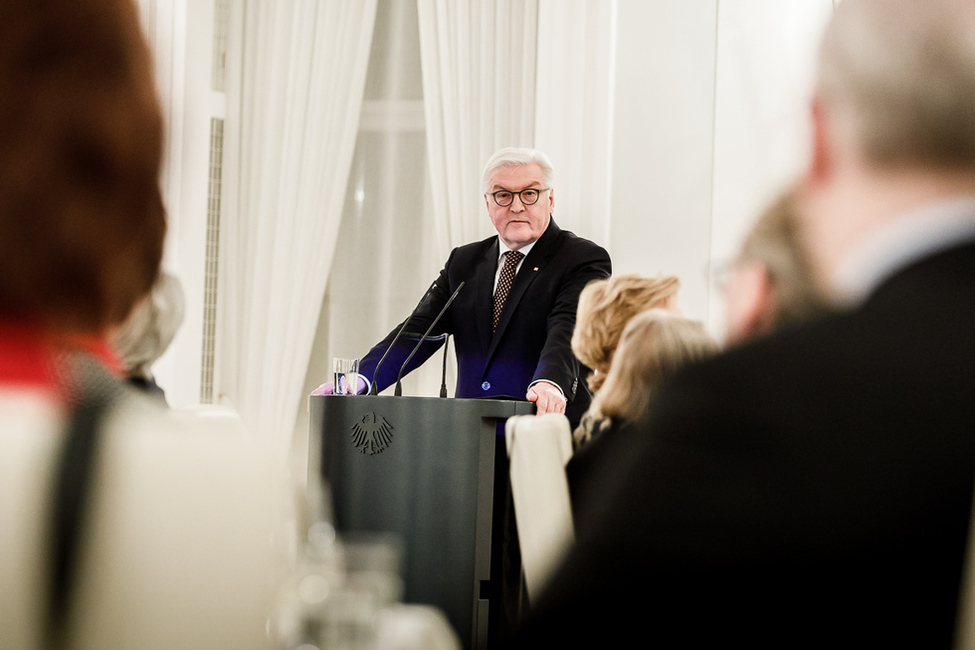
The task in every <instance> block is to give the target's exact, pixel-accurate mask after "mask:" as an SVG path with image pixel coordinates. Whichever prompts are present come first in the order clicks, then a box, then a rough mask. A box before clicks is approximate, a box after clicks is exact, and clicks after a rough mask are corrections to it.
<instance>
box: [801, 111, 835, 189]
mask: <svg viewBox="0 0 975 650" xmlns="http://www.w3.org/2000/svg"><path fill="white" fill-rule="evenodd" d="M810 117H811V126H812V151H811V155H810V159H809V169H808V170H807V172H806V182H807V183H809V184H811V185H812V186H817V185H821V184H823V183H824V182H826V181H827V180H829V178H830V177H831V176H832V174H833V171H834V169H835V166H836V152H835V151H834V149H833V145H832V139H831V135H832V134H831V132H830V129H831V128H832V126H833V125H832V124H831V123H830V119H829V112H828V111H827V109H826V106H825V105H824V104H823V101H822V99H820V98H819V97H815V98H813V101H812V105H811V106H810Z"/></svg>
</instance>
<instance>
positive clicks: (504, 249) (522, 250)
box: [498, 235, 538, 260]
mask: <svg viewBox="0 0 975 650" xmlns="http://www.w3.org/2000/svg"><path fill="white" fill-rule="evenodd" d="M537 243H538V240H537V239H536V240H535V241H533V242H532V243H530V244H525V245H524V246H522V247H521V248H519V249H518V252H519V253H521V254H522V255H524V256H525V257H528V253H530V252H531V249H532V248H534V246H535V244H537ZM510 250H511V249H510V248H508V247H507V246H506V245H505V243H504V242H503V241H501V235H498V260H500V259H501V258H502V257H503V256H504V254H505V253H507V252H508V251H510Z"/></svg>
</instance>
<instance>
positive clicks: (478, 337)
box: [360, 219, 611, 410]
mask: <svg viewBox="0 0 975 650" xmlns="http://www.w3.org/2000/svg"><path fill="white" fill-rule="evenodd" d="M498 255H499V249H498V238H497V236H494V237H490V238H488V239H485V240H484V241H480V242H476V243H473V244H468V245H466V246H461V247H459V248H455V249H454V250H453V251H452V252H451V253H450V257H449V258H447V263H446V264H445V265H444V268H443V270H442V271H441V272H440V277H439V278H437V281H436V283H435V284H434V286H433V287H432V289H431V290H430V292H429V294H428V296H427V297H426V298H425V299H424V301H423V303H422V304H421V305H420V308H419V309H418V310H417V314H416V315H415V316H414V317H413V318H412V319H411V321H410V323H409V325H408V327H407V331H408V332H412V333H413V334H414V336H412V337H409V338H411V339H412V340H407V341H402V342H398V343H397V344H396V346H395V347H394V349H393V351H392V352H391V353H390V355H389V357H388V358H387V359H386V361H385V362H384V363H383V365H382V367H381V368H380V373H379V376H378V379H377V384H378V389H379V390H382V389H384V388H385V387H387V386H389V385H390V384H393V383H395V381H396V375H397V373H398V372H399V368H400V366H401V365H402V364H403V361H404V360H405V359H406V357H407V355H408V354H409V352H410V350H411V349H412V348H413V347H414V345H415V344H416V341H417V340H418V336H419V335H422V334H423V332H425V331H426V329H427V327H428V326H429V325H430V323H431V322H433V319H434V318H435V317H436V315H437V314H438V313H439V312H440V310H441V308H442V307H443V306H444V305H445V304H446V302H447V300H448V299H449V298H450V296H451V295H452V294H453V292H454V290H455V289H456V288H457V287H458V286H459V285H460V283H461V282H466V284H465V286H464V288H463V289H462V290H461V292H460V294H459V295H458V297H457V299H456V300H455V301H454V303H453V304H452V305H451V306H450V309H449V310H448V312H447V313H446V314H445V315H444V317H443V319H442V320H441V321H440V323H438V325H437V327H436V328H435V329H434V331H433V332H432V334H444V333H449V334H452V335H453V336H454V345H455V347H456V351H457V387H456V391H455V396H456V397H491V396H498V395H509V396H512V397H517V398H524V397H525V393H526V392H527V391H528V386H529V384H531V383H532V382H533V381H535V380H538V379H547V380H549V381H552V382H555V383H556V384H558V385H559V386H560V387H561V388H562V390H563V391H564V392H565V396H566V397H567V398H568V399H569V403H570V404H573V405H575V406H576V408H577V409H578V408H581V409H583V410H585V408H587V407H588V404H589V400H590V396H589V393H588V390H587V389H586V388H585V382H584V381H583V379H584V373H585V372H586V371H585V370H584V369H583V368H584V367H583V366H581V364H580V363H579V362H578V360H577V359H576V358H575V356H574V355H573V354H572V350H571V348H570V345H569V341H570V339H571V338H572V329H573V327H574V326H575V318H576V304H577V303H578V301H579V293H580V292H581V291H582V288H583V287H584V286H585V285H586V284H587V283H588V282H590V281H592V280H595V279H599V278H605V277H608V276H609V275H610V273H611V265H610V259H609V254H608V253H607V252H606V251H605V250H604V249H602V248H601V247H599V246H597V245H596V244H594V243H592V242H591V241H588V240H586V239H582V238H580V237H577V236H576V235H574V234H573V233H571V232H569V231H566V230H562V229H560V228H559V227H558V226H557V225H556V223H555V220H554V219H553V220H551V222H550V223H549V226H548V228H547V229H546V230H545V232H544V233H543V234H542V236H541V237H540V238H539V239H538V241H537V242H536V243H535V246H534V247H533V248H532V249H531V251H530V252H529V253H528V256H527V257H526V258H525V260H524V261H523V262H522V265H521V269H520V270H519V271H518V274H517V275H516V276H515V279H514V283H513V284H512V286H511V290H510V292H509V294H508V298H507V300H506V301H505V305H504V310H503V311H502V313H501V319H500V321H499V323H498V328H497V331H496V332H494V334H493V335H492V332H491V311H492V304H493V294H494V278H495V274H496V272H497V265H498ZM398 330H399V326H397V327H396V328H395V329H393V331H391V332H390V333H389V335H387V336H386V338H385V339H383V340H382V341H381V342H380V343H379V344H377V345H376V346H375V347H374V348H372V350H370V351H369V353H368V354H367V355H366V356H365V357H363V359H362V361H361V363H360V372H362V373H363V374H364V375H365V376H366V377H368V378H369V379H370V380H371V379H372V376H373V373H374V372H375V369H376V364H377V363H378V362H379V359H380V358H381V357H382V354H383V353H384V352H385V351H386V348H387V347H389V344H390V342H391V341H392V340H393V337H394V336H395V333H396V332H397V331H398ZM440 345H442V341H440V342H436V343H432V344H426V343H425V344H424V345H423V346H422V347H421V350H420V352H418V353H417V355H416V356H415V357H414V358H413V359H412V360H411V361H410V365H409V366H408V368H407V371H409V370H412V369H414V368H416V367H418V366H419V365H421V364H422V363H423V361H425V360H426V359H427V358H428V357H429V356H430V355H431V354H433V353H434V352H435V351H436V349H437V348H438V347H439V346H440Z"/></svg>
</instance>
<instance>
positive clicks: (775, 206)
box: [725, 190, 826, 343]
mask: <svg viewBox="0 0 975 650" xmlns="http://www.w3.org/2000/svg"><path fill="white" fill-rule="evenodd" d="M796 210H797V207H796V200H795V192H794V191H793V190H788V191H786V192H785V193H783V194H782V195H781V196H780V197H779V198H778V199H776V200H775V201H774V202H773V203H772V204H771V205H770V206H769V207H768V208H767V209H766V210H765V212H764V213H762V215H761V216H760V217H759V218H758V221H756V222H755V225H754V226H752V229H751V230H750V231H749V233H748V235H747V236H746V237H745V240H744V242H742V245H741V250H740V252H739V253H738V258H737V259H736V260H735V262H734V264H733V265H732V267H731V269H729V275H728V284H727V288H726V292H725V298H726V302H727V319H726V320H727V323H726V330H725V340H726V341H727V342H728V343H738V342H740V341H744V340H746V339H750V338H753V337H755V336H760V335H764V334H769V333H771V332H773V331H774V330H776V329H778V328H780V327H784V326H788V325H791V324H794V323H800V322H803V321H806V320H809V319H811V318H814V317H816V316H818V315H820V314H822V313H823V312H825V311H826V301H825V300H824V298H823V297H822V295H821V294H820V292H819V290H818V288H817V287H816V285H815V283H814V282H813V278H812V274H811V271H810V269H809V260H808V255H807V253H806V250H805V246H804V245H803V242H802V238H801V235H800V232H799V224H798V215H797V214H796Z"/></svg>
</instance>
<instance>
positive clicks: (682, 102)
mask: <svg viewBox="0 0 975 650" xmlns="http://www.w3.org/2000/svg"><path fill="white" fill-rule="evenodd" d="M617 24H618V26H619V27H618V32H617V38H616V43H617V49H616V95H615V105H614V114H613V115H614V117H613V120H614V139H613V186H612V187H613V212H612V220H611V223H610V240H609V249H610V254H611V255H612V256H613V271H614V273H641V274H644V275H654V274H656V273H659V272H664V273H674V274H676V275H678V276H679V277H680V278H681V281H682V284H683V289H682V291H681V296H680V303H681V307H682V308H683V309H684V311H685V313H687V314H688V315H689V316H692V317H694V318H702V319H703V318H706V317H707V304H708V302H707V301H708V294H707V275H706V271H707V265H708V261H709V259H710V247H711V242H710V237H711V192H712V168H713V140H714V138H713V133H714V69H715V34H716V31H717V2H716V0H695V1H694V2H687V1H686V0H657V1H655V2H641V1H640V0H619V18H618V21H617Z"/></svg>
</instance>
